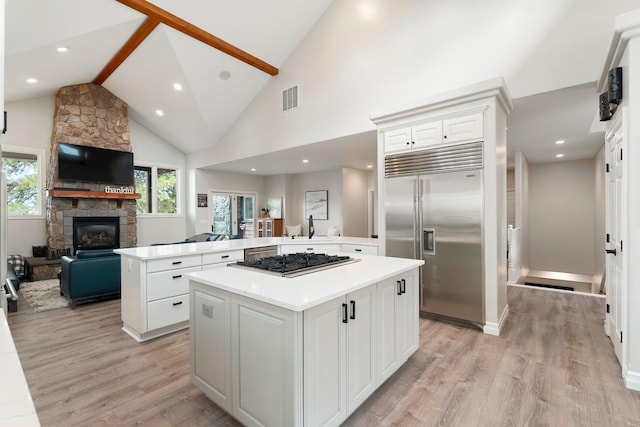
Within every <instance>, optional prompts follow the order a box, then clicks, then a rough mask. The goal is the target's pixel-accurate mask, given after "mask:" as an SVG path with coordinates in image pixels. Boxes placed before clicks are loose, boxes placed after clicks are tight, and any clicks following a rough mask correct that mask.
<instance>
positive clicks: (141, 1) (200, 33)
mask: <svg viewBox="0 0 640 427" xmlns="http://www.w3.org/2000/svg"><path fill="white" fill-rule="evenodd" d="M117 1H118V2H119V3H122V4H124V5H125V6H128V7H130V8H132V9H134V10H137V11H138V12H140V13H142V14H145V15H147V16H148V17H149V18H151V19H155V20H158V21H159V22H160V23H162V24H165V25H167V26H169V27H171V28H173V29H174V30H177V31H180V32H181V33H184V34H186V35H188V36H190V37H193V38H194V39H196V40H199V41H201V42H202V43H204V44H206V45H209V46H211V47H213V48H215V49H218V50H219V51H221V52H224V53H226V54H227V55H230V56H232V57H234V58H236V59H238V60H240V61H242V62H244V63H246V64H249V65H251V66H252V67H255V68H257V69H258V70H260V71H263V72H265V73H267V74H269V75H271V76H277V75H278V69H277V68H276V67H274V66H273V65H270V64H268V63H266V62H264V61H263V60H261V59H259V58H256V57H255V56H253V55H251V54H250V53H248V52H245V51H244V50H242V49H240V48H237V47H235V46H234V45H232V44H230V43H227V42H226V41H224V40H222V39H220V38H218V37H216V36H214V35H213V34H210V33H208V32H206V31H205V30H203V29H201V28H199V27H196V26H195V25H193V24H191V23H189V22H187V21H185V20H184V19H182V18H179V17H177V16H175V15H173V14H171V13H169V12H167V11H166V10H164V9H162V8H159V7H158V6H156V5H154V4H152V3H149V2H147V1H145V0H117Z"/></svg>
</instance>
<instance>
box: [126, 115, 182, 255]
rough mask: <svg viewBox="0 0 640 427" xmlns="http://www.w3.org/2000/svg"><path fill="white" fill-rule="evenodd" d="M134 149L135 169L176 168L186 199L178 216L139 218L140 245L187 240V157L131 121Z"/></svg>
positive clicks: (151, 215)
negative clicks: (143, 167)
mask: <svg viewBox="0 0 640 427" xmlns="http://www.w3.org/2000/svg"><path fill="white" fill-rule="evenodd" d="M129 131H130V133H131V147H132V149H133V155H134V163H135V164H136V166H158V167H167V168H172V169H174V168H175V169H177V170H178V171H179V172H178V174H179V180H180V192H179V194H181V195H182V196H183V197H182V199H181V200H179V201H178V205H179V214H177V215H157V214H143V215H137V217H136V221H137V223H138V228H137V233H138V246H148V245H150V244H152V243H160V242H178V241H181V240H184V239H186V238H187V237H189V236H187V232H186V227H187V224H186V223H187V221H186V218H187V217H186V200H185V199H186V197H185V194H186V188H187V185H186V181H187V180H186V158H185V155H184V153H183V152H181V151H179V150H178V149H176V148H175V147H174V146H173V145H171V144H169V143H168V142H167V141H165V140H164V139H162V138H161V137H159V136H158V135H156V134H154V133H153V132H151V131H149V130H148V129H147V128H145V127H143V126H142V125H141V124H139V123H137V122H135V121H134V120H132V119H131V118H129Z"/></svg>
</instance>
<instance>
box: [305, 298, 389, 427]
mask: <svg viewBox="0 0 640 427" xmlns="http://www.w3.org/2000/svg"><path fill="white" fill-rule="evenodd" d="M376 298H377V290H376V287H375V286H369V287H366V288H364V289H361V290H358V291H355V292H352V293H349V294H348V295H346V297H340V298H336V299H334V300H331V301H328V302H326V303H324V304H320V305H318V306H315V307H312V308H310V309H308V310H306V311H305V314H304V316H305V317H304V326H305V330H304V349H305V350H304V354H305V358H304V359H305V369H304V379H305V381H304V395H305V410H304V414H305V425H313V426H324V425H337V424H339V423H341V422H342V421H344V420H345V419H346V417H347V416H348V415H349V414H350V413H351V412H353V411H354V410H355V408H357V407H358V406H359V405H360V404H361V403H362V402H364V401H365V400H366V398H367V397H369V395H371V393H373V391H374V390H375V389H376V387H377V376H376V375H377V361H376V359H377V319H376V310H377V304H376Z"/></svg>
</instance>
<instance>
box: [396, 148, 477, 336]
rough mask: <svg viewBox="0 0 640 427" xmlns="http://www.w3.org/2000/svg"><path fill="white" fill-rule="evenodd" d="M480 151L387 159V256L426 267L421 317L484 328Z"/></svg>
mask: <svg viewBox="0 0 640 427" xmlns="http://www.w3.org/2000/svg"><path fill="white" fill-rule="evenodd" d="M482 206H483V204H482V143H472V144H462V145H456V146H453V147H442V148H437V149H434V150H423V151H421V152H419V153H411V154H402V155H393V156H387V157H386V158H385V216H386V239H385V246H386V255H387V256H396V257H403V258H415V259H423V260H424V261H425V264H424V266H423V267H422V270H421V275H420V276H421V289H420V293H421V295H420V311H421V314H423V315H424V314H432V315H436V316H445V317H446V318H449V319H457V320H462V321H466V322H471V323H474V324H478V325H483V324H484V323H485V320H484V280H483V261H482V260H483V254H482Z"/></svg>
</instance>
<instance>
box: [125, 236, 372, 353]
mask: <svg viewBox="0 0 640 427" xmlns="http://www.w3.org/2000/svg"><path fill="white" fill-rule="evenodd" d="M265 247H276V248H277V251H278V253H291V252H325V253H336V252H340V251H342V252H351V253H356V254H359V253H364V254H374V255H375V254H377V253H378V240H377V239H368V238H363V237H339V236H338V237H314V238H313V239H308V238H306V237H299V238H295V239H292V238H283V237H260V238H253V239H238V240H222V241H214V242H198V243H183V244H173V245H159V246H143V247H137V248H122V249H115V250H114V252H116V253H118V254H120V276H121V297H122V298H121V311H122V330H123V331H125V332H126V333H127V334H129V335H130V336H131V337H132V338H134V339H135V340H136V341H138V342H142V341H147V340H150V339H153V338H156V337H159V336H162V335H165V334H168V333H171V332H175V331H178V330H180V329H184V328H187V327H188V326H189V282H188V280H187V279H186V274H188V273H192V272H195V271H201V270H210V269H217V268H220V267H224V266H226V265H227V264H228V263H230V262H235V261H239V260H243V259H244V256H245V250H247V249H255V248H265Z"/></svg>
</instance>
